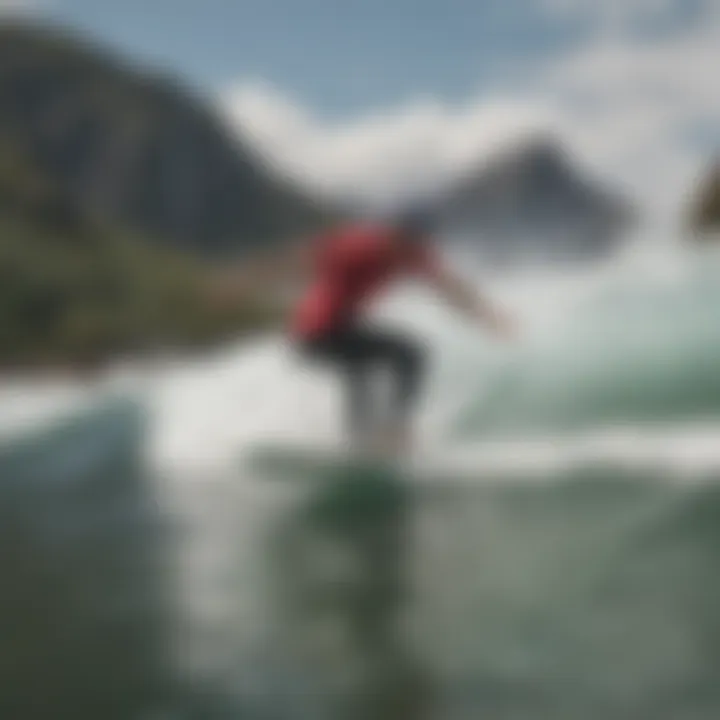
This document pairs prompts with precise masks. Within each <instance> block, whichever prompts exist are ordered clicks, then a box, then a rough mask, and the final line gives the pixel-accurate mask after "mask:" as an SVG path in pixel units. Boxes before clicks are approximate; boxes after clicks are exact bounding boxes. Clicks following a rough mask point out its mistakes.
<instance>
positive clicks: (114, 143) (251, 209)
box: [0, 23, 322, 255]
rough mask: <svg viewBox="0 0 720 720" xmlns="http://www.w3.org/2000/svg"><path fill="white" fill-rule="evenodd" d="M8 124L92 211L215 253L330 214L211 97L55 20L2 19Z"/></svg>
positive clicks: (2, 125) (1, 108)
mask: <svg viewBox="0 0 720 720" xmlns="http://www.w3.org/2000/svg"><path fill="white" fill-rule="evenodd" d="M0 130H3V131H7V132H8V133H9V134H10V135H11V137H13V138H14V141H15V142H18V143H20V144H21V145H22V146H23V149H24V151H26V152H27V153H29V154H30V156H31V157H32V160H33V162H34V163H35V164H36V165H37V167H39V168H40V169H41V170H42V171H43V172H44V173H46V174H47V175H48V176H49V177H50V178H51V179H52V181H53V182H54V183H55V184H57V185H59V186H61V187H63V188H64V189H65V190H66V191H67V192H68V194H69V195H71V196H72V197H73V198H74V199H75V200H76V202H77V203H78V204H79V205H80V206H82V207H83V208H84V209H85V210H87V211H89V212H91V213H93V214H98V215H100V216H102V217H104V218H106V219H108V220H110V221H112V222H114V223H115V224H117V225H119V226H123V227H126V228H129V229H132V230H135V231H137V232H138V233H140V234H145V235H148V236H151V237H154V238H158V239H161V240H162V239H164V240H165V241H166V242H168V243H171V244H173V245H175V246H179V247H182V248H184V249H188V250H192V251H199V252H201V253H203V254H206V255H207V254H223V253H230V252H237V251H239V250H242V249H243V248H244V247H246V246H249V245H253V244H259V243H265V242H268V241H271V240H273V239H278V238H280V237H282V236H283V235H285V234H287V233H295V232H297V231H298V230H299V229H303V228H307V227H309V226H312V225H313V224H314V223H316V222H318V220H319V218H320V216H321V215H322V212H321V210H320V208H319V207H318V206H317V205H316V204H315V203H314V202H312V201H311V200H309V199H308V198H305V197H304V196H302V195H301V193H300V191H298V190H297V189H295V188H292V187H291V186H290V184H289V183H286V181H285V180H284V179H282V178H280V177H279V176H274V175H272V173H271V172H270V171H269V170H267V169H266V168H265V165H264V163H263V162H262V159H261V158H259V157H257V156H255V155H254V154H253V153H252V152H251V151H250V149H249V148H248V147H246V146H245V145H244V144H243V143H240V142H238V141H237V140H236V138H235V137H234V135H233V134H232V133H231V132H230V131H229V130H227V129H226V128H225V127H224V126H223V124H222V122H221V121H220V120H219V119H218V118H217V117H216V116H215V115H214V114H213V113H212V112H211V111H210V110H209V106H207V105H206V104H205V103H204V102H203V101H202V99H201V98H197V97H193V96H192V95H191V94H190V93H188V92H185V91H184V90H182V89H181V88H179V87H177V86H176V85H175V84H173V83H172V82H171V81H169V80H167V79H161V78H158V77H152V76H149V75H146V74H142V73H140V72H137V71H135V70H134V69H130V68H127V67H124V66H123V65H121V64H120V63H119V62H117V61H116V60H115V59H113V58H111V57H108V56H107V55H106V53H105V52H103V51H101V50H99V49H96V48H93V47H91V46H90V45H88V44H86V43H84V42H82V41H81V40H80V39H78V38H76V37H74V36H71V35H69V34H65V33H63V32H61V31H59V30H56V29H48V28H40V27H37V26H33V25H29V24H17V23H16V24H8V23H6V24H5V25H4V26H3V27H2V28H0Z"/></svg>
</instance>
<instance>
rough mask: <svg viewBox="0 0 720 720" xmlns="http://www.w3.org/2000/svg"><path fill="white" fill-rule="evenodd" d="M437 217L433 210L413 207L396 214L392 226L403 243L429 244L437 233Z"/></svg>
mask: <svg viewBox="0 0 720 720" xmlns="http://www.w3.org/2000/svg"><path fill="white" fill-rule="evenodd" d="M436 223H437V219H436V215H435V213H434V212H433V210H432V209H431V208H428V207H425V206H417V205H416V206H413V207H409V208H405V209H404V210H402V211H400V212H398V213H396V214H395V215H394V216H393V217H392V219H391V225H392V227H393V228H394V229H395V231H396V232H397V234H398V237H399V239H401V240H402V241H403V242H410V243H423V242H429V241H430V240H431V238H432V236H433V234H434V232H435V226H436Z"/></svg>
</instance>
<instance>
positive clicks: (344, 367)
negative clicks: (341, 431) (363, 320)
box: [301, 325, 425, 438]
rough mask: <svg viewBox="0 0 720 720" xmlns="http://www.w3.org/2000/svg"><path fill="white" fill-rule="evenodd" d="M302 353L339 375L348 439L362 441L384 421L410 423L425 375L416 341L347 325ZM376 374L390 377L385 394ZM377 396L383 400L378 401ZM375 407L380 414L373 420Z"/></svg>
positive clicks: (307, 343) (308, 344)
mask: <svg viewBox="0 0 720 720" xmlns="http://www.w3.org/2000/svg"><path fill="white" fill-rule="evenodd" d="M301 350H302V352H303V353H304V354H305V355H306V356H307V357H310V358H311V359H313V360H317V361H321V362H326V363H329V364H331V365H332V366H333V367H335V368H337V369H338V370H339V371H340V373H341V377H342V379H343V382H344V383H345V392H346V398H345V401H346V406H345V413H346V424H347V429H348V432H349V433H350V434H351V437H356V438H357V437H367V436H368V434H369V433H371V432H374V431H375V430H377V429H378V424H377V423H378V422H383V416H384V417H385V418H389V419H390V420H391V421H392V422H398V421H399V422H406V421H407V420H409V417H410V414H411V413H412V411H413V409H414V406H415V404H416V402H417V400H418V396H419V393H420V389H421V384H422V380H423V376H424V370H425V352H424V350H423V348H422V347H421V346H420V345H419V344H418V343H416V342H415V341H413V340H411V339H409V338H407V337H404V336H403V335H400V334H397V333H394V332H391V331H384V330H380V329H376V328H371V327H364V326H359V325H352V326H344V327H340V328H336V329H333V330H331V331H329V332H326V333H323V334H322V335H318V336H316V337H314V338H312V339H309V340H304V341H303V342H302V345H301ZM378 370H379V371H381V372H383V373H385V372H387V373H389V377H390V381H391V382H390V388H389V390H388V391H387V392H383V393H380V392H378V390H380V389H381V388H380V387H379V386H378V385H377V381H378V376H377V371H378ZM378 395H381V396H382V397H381V398H379V399H378V397H377V396H378ZM380 402H381V403H382V406H384V408H385V412H383V413H382V415H381V416H380V417H378V415H379V414H380V408H379V407H378V405H379V404H380Z"/></svg>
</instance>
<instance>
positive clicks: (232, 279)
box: [210, 239, 312, 302]
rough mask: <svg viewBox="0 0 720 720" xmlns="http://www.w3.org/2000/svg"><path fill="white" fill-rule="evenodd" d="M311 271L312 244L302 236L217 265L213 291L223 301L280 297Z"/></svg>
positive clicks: (212, 283) (304, 278) (214, 273)
mask: <svg viewBox="0 0 720 720" xmlns="http://www.w3.org/2000/svg"><path fill="white" fill-rule="evenodd" d="M311 272H312V250H311V245H310V242H309V241H307V240H305V239H302V240H297V241H293V242H290V243H288V244H287V245H285V246H283V247H280V248H277V249H273V250H271V251H268V252H264V253H261V254H257V255H255V256H253V257H250V258H247V259H244V260H242V261H240V262H237V263H231V264H229V265H227V266H224V267H222V268H217V269H216V270H215V271H214V272H213V273H212V274H211V279H210V284H211V292H212V294H213V295H214V296H215V297H216V298H217V299H219V300H222V301H224V302H235V301H238V300H242V299H243V298H249V297H252V298H262V297H265V298H267V297H271V298H273V299H278V298H281V297H282V296H284V295H287V294H289V293H292V291H293V290H294V289H296V288H297V286H298V285H299V284H300V283H302V282H303V281H305V280H306V279H307V277H308V276H309V275H310V273H311Z"/></svg>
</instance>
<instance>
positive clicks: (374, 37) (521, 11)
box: [48, 0, 592, 116]
mask: <svg viewBox="0 0 720 720" xmlns="http://www.w3.org/2000/svg"><path fill="white" fill-rule="evenodd" d="M48 10H49V11H50V12H51V13H52V15H53V16H55V17H56V18H58V19H59V20H61V21H63V22H66V23H69V24H71V25H73V26H76V27H81V28H83V29H86V30H88V31H89V32H91V33H92V34H93V35H94V36H97V37H100V38H103V39H105V40H107V41H109V42H111V43H112V44H113V45H115V46H116V47H118V48H121V49H122V50H123V51H125V52H128V53H130V54H131V55H133V56H136V57H139V58H143V59H147V60H149V61H151V62H153V63H156V64H159V65H161V66H163V67H166V68H168V69H171V70H173V71H176V72H178V73H180V74H181V75H182V76H184V77H185V78H186V79H187V80H188V81H189V82H191V83H193V84H196V85H198V86H201V87H204V88H207V87H221V86H223V85H224V84H228V83H231V82H234V81H236V80H237V79H238V78H239V77H253V78H262V79H263V80H264V81H266V82H268V83H270V84H272V85H276V86H278V87H281V88H286V89H287V90H288V91H290V92H292V93H293V94H295V95H297V96H299V97H302V98H303V100H304V102H306V103H308V104H309V105H311V106H312V107H313V108H314V109H316V110H317V111H318V112H321V113H323V114H328V115H333V116H343V115H345V116H347V115H349V114H352V113H356V112H358V111H362V110H364V109H367V108H371V107H382V106H385V105H388V104H390V103H393V102H397V101H398V100H401V99H403V98H407V97H412V96H415V95H418V94H421V93H432V94H433V95H435V96H437V97H439V98H442V99H445V100H448V101H457V100H459V99H461V98H463V97H465V96H467V95H468V94H469V93H471V92H475V91H476V90H477V88H478V87H481V86H482V85H484V84H497V83H498V82H502V81H503V79H504V76H505V75H506V74H507V68H508V66H514V65H516V64H517V63H518V62H532V61H533V60H534V59H536V58H538V57H545V56H547V55H548V54H551V53H558V52H562V51H564V50H567V49H568V48H570V47H572V46H573V45H577V44H578V43H581V42H582V40H583V37H586V36H587V35H588V34H589V33H591V32H592V27H591V26H590V25H589V23H588V22H587V20H584V19H583V18H581V17H575V18H573V17H569V18H566V19H565V20H564V21H561V22H559V21H558V19H557V18H553V17H552V16H551V15H549V14H548V13H546V12H544V11H543V9H542V7H541V6H540V5H539V3H538V2H536V1H535V0H195V2H191V1H189V0H123V1H122V2H114V1H113V2H111V1H109V0H54V1H53V2H52V3H51V4H49V5H48Z"/></svg>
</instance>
